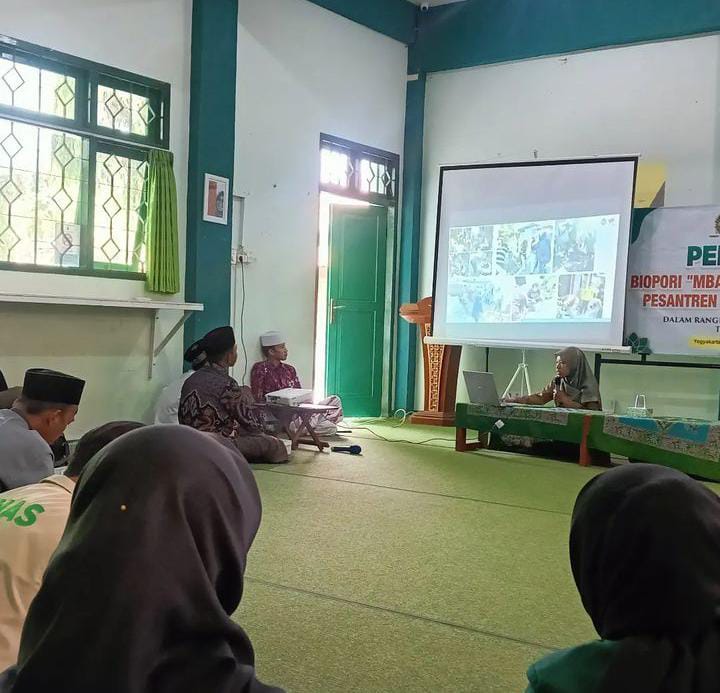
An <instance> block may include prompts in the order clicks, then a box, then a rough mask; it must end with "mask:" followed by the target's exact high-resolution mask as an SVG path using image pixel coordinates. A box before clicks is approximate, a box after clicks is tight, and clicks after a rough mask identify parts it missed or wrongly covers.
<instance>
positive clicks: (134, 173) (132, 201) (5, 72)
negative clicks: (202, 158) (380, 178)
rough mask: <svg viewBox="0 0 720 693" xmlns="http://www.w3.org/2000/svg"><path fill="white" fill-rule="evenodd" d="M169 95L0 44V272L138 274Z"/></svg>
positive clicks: (50, 54) (78, 63) (148, 84)
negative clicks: (153, 163)
mask: <svg viewBox="0 0 720 693" xmlns="http://www.w3.org/2000/svg"><path fill="white" fill-rule="evenodd" d="M169 96H170V87H169V85H168V84H165V83H163V82H157V81H155V80H152V79H147V78H144V77H141V76H139V75H133V74H130V73H126V72H122V71H120V70H115V69H113V68H109V67H106V66H103V65H97V64H95V63H89V62H86V61H83V60H80V59H78V58H73V57H72V56H67V55H62V54H58V53H56V52H55V51H50V50H46V49H43V48H39V47H37V46H31V45H29V44H25V43H21V42H19V41H15V40H13V39H9V38H7V37H0V269H25V270H26V269H33V268H36V269H42V270H43V271H53V272H66V273H73V274H106V273H107V274H109V275H111V276H123V277H128V276H136V275H142V274H144V272H145V228H144V226H145V215H146V209H147V204H146V200H145V182H146V175H147V154H148V151H149V150H150V148H152V147H158V148H163V149H167V148H168V135H169V133H168V120H169Z"/></svg>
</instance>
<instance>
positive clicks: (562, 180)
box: [432, 157, 637, 347]
mask: <svg viewBox="0 0 720 693" xmlns="http://www.w3.org/2000/svg"><path fill="white" fill-rule="evenodd" d="M636 170H637V157H614V158H604V159H600V158H598V159H582V160H568V161H548V162H535V161H533V162H527V163H517V164H487V165H481V164H478V165H467V166H443V167H442V168H441V169H440V190H439V196H438V217H437V236H436V246H435V275H434V284H433V333H432V334H433V338H435V339H436V340H437V341H439V340H442V339H445V340H447V341H449V342H453V341H456V342H460V343H462V342H469V343H472V342H480V343H487V342H496V343H498V344H501V343H510V344H527V345H528V346H533V345H537V346H542V345H543V344H544V345H571V344H572V345H578V346H582V345H586V346H598V347H599V346H607V347H621V346H622V341H623V319H624V313H625V282H626V275H627V260H628V247H629V243H630V221H631V214H632V204H633V197H634V190H635V176H636Z"/></svg>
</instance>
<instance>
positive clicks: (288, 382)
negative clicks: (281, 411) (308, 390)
mask: <svg viewBox="0 0 720 693" xmlns="http://www.w3.org/2000/svg"><path fill="white" fill-rule="evenodd" d="M250 387H251V388H252V393H253V396H254V397H255V401H256V402H264V401H265V395H267V393H268V392H275V391H276V390H283V389H285V388H286V387H295V388H298V387H301V385H300V378H298V374H297V371H296V370H295V369H294V368H293V367H292V366H291V365H290V364H288V363H278V364H277V365H273V364H272V363H270V361H258V363H256V364H255V365H254V366H253V367H252V371H250Z"/></svg>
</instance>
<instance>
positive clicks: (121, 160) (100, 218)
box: [93, 152, 147, 272]
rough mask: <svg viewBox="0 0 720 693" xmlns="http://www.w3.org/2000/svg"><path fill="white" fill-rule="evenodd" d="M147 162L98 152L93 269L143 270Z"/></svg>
mask: <svg viewBox="0 0 720 693" xmlns="http://www.w3.org/2000/svg"><path fill="white" fill-rule="evenodd" d="M146 174H147V163H146V162H145V161H139V160H136V159H130V158H127V157H124V156H118V155H117V154H113V153H101V152H98V154H97V159H96V163H95V181H96V183H95V224H94V242H93V262H94V265H95V267H96V268H105V269H126V270H127V269H132V270H133V271H135V272H145V233H144V231H145V216H146V209H147V204H146V200H145V197H144V192H145V191H144V187H145V176H146Z"/></svg>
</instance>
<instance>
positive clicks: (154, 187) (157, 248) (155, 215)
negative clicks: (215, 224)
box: [145, 150, 180, 294]
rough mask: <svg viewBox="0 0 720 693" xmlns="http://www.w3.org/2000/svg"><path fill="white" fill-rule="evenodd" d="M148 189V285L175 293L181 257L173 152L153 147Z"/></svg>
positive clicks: (151, 289)
mask: <svg viewBox="0 0 720 693" xmlns="http://www.w3.org/2000/svg"><path fill="white" fill-rule="evenodd" d="M146 190H147V217H146V219H145V242H146V243H147V287H148V289H149V290H150V291H154V292H156V293H160V294H174V293H177V292H178V291H180V261H179V259H178V219H177V190H176V188H175V174H174V173H173V155H172V152H166V151H160V150H151V151H150V153H149V154H148V172H147V188H146Z"/></svg>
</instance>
